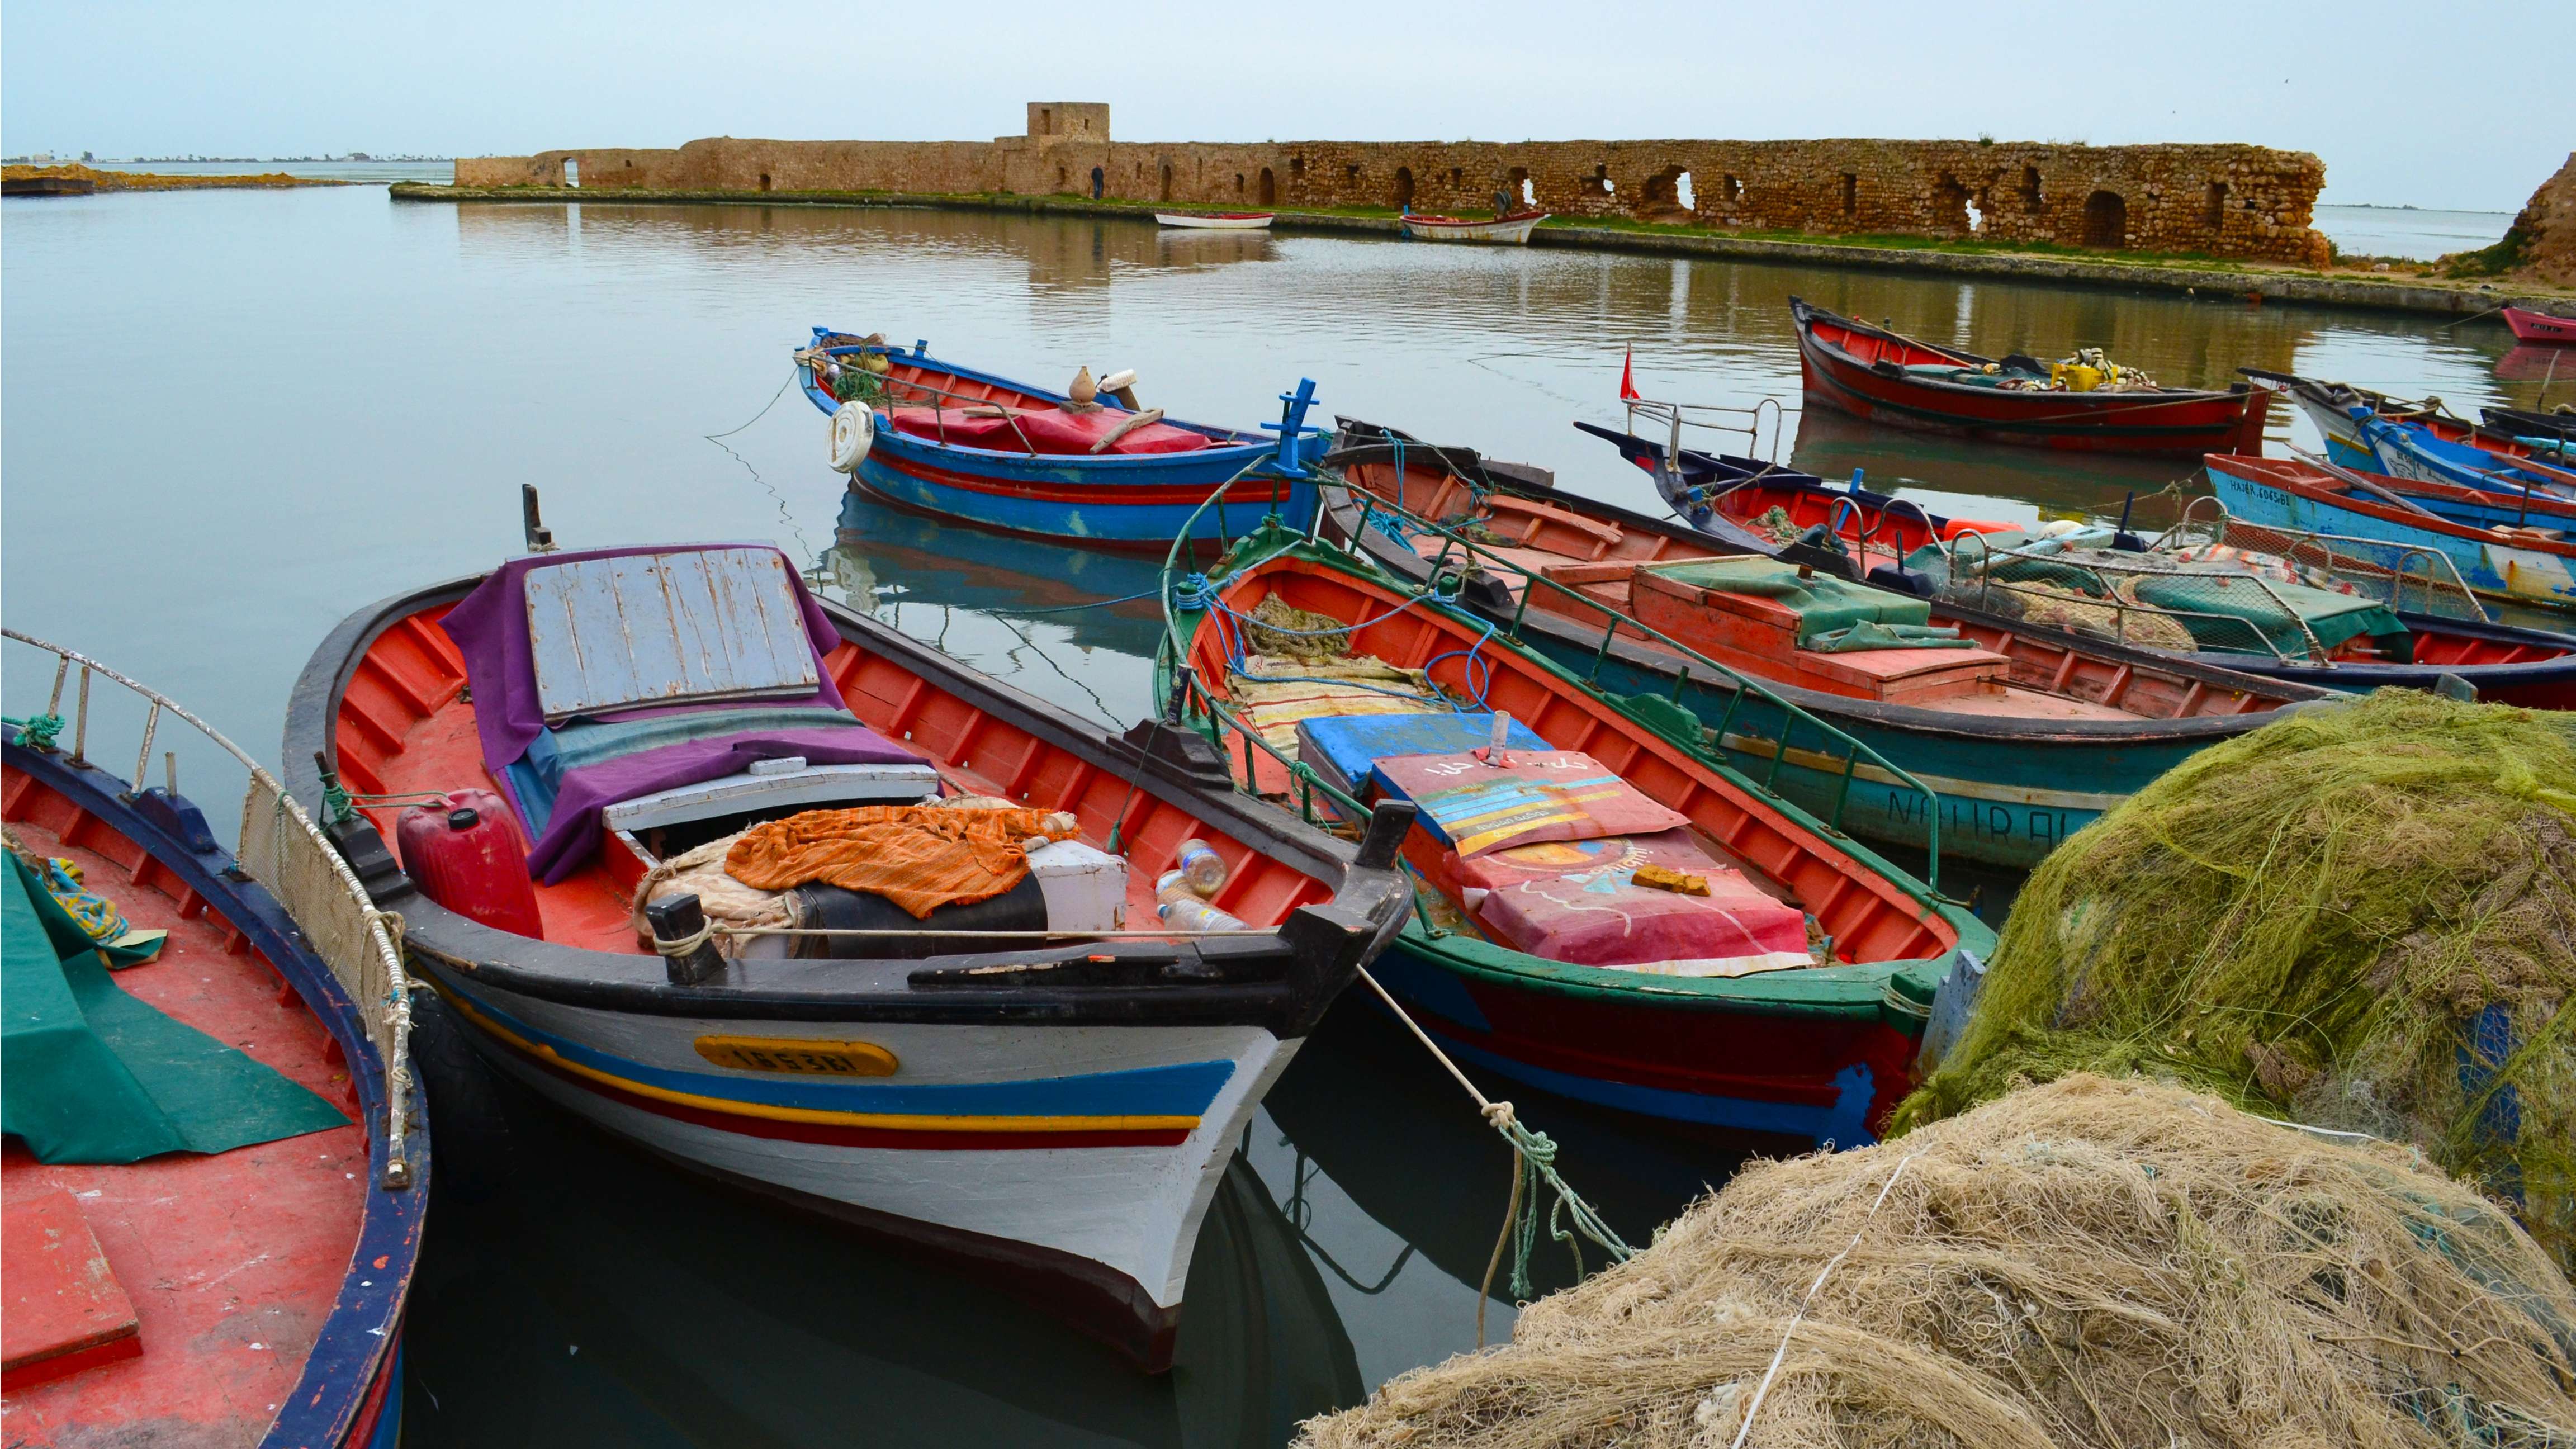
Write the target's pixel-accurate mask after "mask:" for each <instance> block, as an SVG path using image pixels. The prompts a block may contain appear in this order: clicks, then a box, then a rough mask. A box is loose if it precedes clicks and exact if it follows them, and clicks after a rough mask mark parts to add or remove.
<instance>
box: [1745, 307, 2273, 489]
mask: <svg viewBox="0 0 2576 1449" xmlns="http://www.w3.org/2000/svg"><path fill="white" fill-rule="evenodd" d="M1789 315H1790V317H1791V318H1792V319H1793V320H1794V321H1795V322H1796V324H1797V329H1798V369H1799V375H1800V376H1801V378H1802V379H1803V380H1804V382H1805V386H1806V398H1807V403H1808V405H1809V406H1811V407H1827V408H1832V409H1834V410H1836V411H1838V412H1846V413H1850V414H1852V415H1853V416H1855V417H1863V418H1868V419H1870V420H1872V421H1874V422H1880V423H1885V424H1887V425H1888V426H1890V427H1896V428H1911V429H1914V430H1916V431H1918V432H1934V433H1951V434H1956V435H1959V436H1962V437H1969V438H1976V439H1979V440H1981V441H1985V442H1990V443H2012V444H2017V445H2019V446H2023V447H2032V448H2070V449H2077V450H2081V451H2087V452H2097V453H2189V454H2194V455H2197V454H2201V453H2210V452H2236V451H2247V452H2254V451H2260V449H2261V447H2262V443H2263V417H2264V411H2265V404H2266V403H2267V402H2268V401H2269V399H2270V395H2269V394H2268V393H2265V392H2262V391H2261V390H2259V389H2254V388H2249V387H2247V386H2246V385H2245V384H2243V383H2236V384H2233V385H2231V386H2230V387H2228V388H2226V389H2225V390H2223V391H2205V390H2196V389H2190V388H2173V387H2158V388H2141V389H2137V390H2134V391H2111V390H2107V389H2104V390H2096V391H2086V392H2076V391H2072V390H2064V391H2061V390H2058V389H2056V388H2054V387H2052V386H2051V385H2050V381H2051V379H2050V369H2049V367H2048V366H2047V364H2044V363H2041V362H2038V361H2036V360H2034V359H2030V358H2023V357H2008V358H2005V359H2002V360H2001V361H1997V360H1996V359H1994V358H1989V357H1980V356H1978V355H1976V354H1975V353H1972V352H1963V351H1961V350H1959V349H1958V348H1955V347H1940V346H1935V345H1934V344H1932V343H1929V342H1924V341H1921V340H1919V339H1917V338H1912V337H1907V336H1904V335H1902V334H1900V333H1896V332H1891V331H1889V330H1888V329H1886V328H1884V327H1873V326H1871V325H1869V324H1868V323H1866V322H1857V321H1854V320H1852V319H1851V318H1849V317H1843V316H1838V315H1836V314H1834V313H1832V312H1828V311H1826V310H1825V309H1824V308H1822V307H1817V306H1813V305H1811V304H1809V303H1808V302H1806V301H1804V300H1802V299H1800V298H1797V297H1792V298H1790V299H1789Z"/></svg>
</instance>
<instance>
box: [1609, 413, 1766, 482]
mask: <svg viewBox="0 0 2576 1449" xmlns="http://www.w3.org/2000/svg"><path fill="white" fill-rule="evenodd" d="M1627 404H1628V432H1629V434H1630V436H1635V435H1636V433H1637V423H1638V420H1639V419H1644V420H1645V421H1647V422H1649V423H1656V424H1660V425H1662V427H1663V428H1664V431H1665V434H1666V437H1667V439H1668V441H1667V442H1666V445H1665V446H1666V448H1667V449H1668V451H1667V452H1666V453H1665V455H1664V456H1665V457H1666V458H1668V459H1679V458H1680V457H1681V455H1682V429H1684V428H1701V429H1705V430H1706V431H1709V432H1713V433H1728V434H1735V433H1740V434H1742V435H1743V436H1744V456H1745V457H1748V458H1759V459H1761V460H1762V461H1764V462H1767V463H1769V464H1770V465H1771V466H1772V467H1774V468H1777V467H1779V466H1780V439H1781V435H1782V434H1783V432H1785V431H1786V423H1787V420H1788V415H1789V414H1790V413H1792V412H1794V411H1797V409H1794V408H1790V407H1787V406H1784V405H1783V404H1782V403H1781V401H1780V400H1779V399H1778V398H1776V397H1766V398H1762V399H1760V400H1759V401H1757V402H1755V403H1754V404H1753V405H1752V406H1750V407H1744V406H1739V405H1737V404H1733V403H1684V402H1664V401H1660V400H1657V399H1654V398H1629V399H1628V400H1627ZM1766 412H1767V413H1769V414H1770V417H1771V450H1770V452H1769V453H1767V454H1766V453H1763V452H1761V451H1760V449H1761V447H1762V417H1763V414H1764V413H1766ZM1728 418H1741V419H1743V421H1742V422H1728V421H1725V419H1728Z"/></svg>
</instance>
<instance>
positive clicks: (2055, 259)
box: [389, 182, 2576, 317]
mask: <svg viewBox="0 0 2576 1449" xmlns="http://www.w3.org/2000/svg"><path fill="white" fill-rule="evenodd" d="M389 194H390V196H391V198H392V199H393V200H395V201H411V202H506V203H512V204H519V205H553V206H579V205H584V204H587V205H591V206H636V205H644V206H653V205H723V206H805V207H812V206H820V207H872V208H926V209H935V210H949V211H986V212H1020V213H1031V214H1054V215H1067V216H1097V217H1116V218H1120V219H1123V220H1139V219H1150V218H1151V216H1152V214H1153V212H1154V210H1155V209H1156V203H1149V202H1134V203H1130V202H1116V201H1091V200H1087V199H1085V198H1081V197H1073V196H1026V195H966V196H951V195H940V194H912V193H900V192H812V191H764V192H742V191H643V190H636V189H631V188H624V187H621V188H619V189H617V190H615V191H600V192H592V193H589V194H587V195H585V194H584V193H582V192H581V191H580V190H578V189H574V188H566V187H552V186H545V187H536V186H530V187H517V186H503V187H468V186H442V185H437V184H432V183H423V182H396V183H394V184H393V186H392V187H391V188H390V192H389ZM1276 215H1277V220H1276V221H1275V222H1274V223H1273V228H1274V230H1276V231H1280V232H1294V231H1320V232H1344V233H1363V234H1369V235H1377V236H1390V237H1392V236H1400V235H1402V231H1403V229H1402V227H1401V225H1400V224H1399V223H1398V222H1397V220H1396V218H1395V214H1394V213H1393V212H1389V211H1382V210H1381V211H1377V212H1364V211H1360V210H1357V209H1342V210H1332V211H1313V210H1308V211H1280V212H1278V213H1276ZM1530 245H1532V246H1540V247H1571V248H1581V249H1588V250H1596V251H1626V252H1645V253H1650V254H1655V255H1664V256H1675V255H1678V256H1701V257H1719V258H1734V259H1742V260H1750V261H1793V262H1811V263H1818V264H1822V265H1826V266H1838V267H1857V268H1863V269H1868V270H1880V271H1915V272H1941V273H1951V274H1957V275H1966V276H1986V277H2018V278H2023V279H2027V280H2031V281H2045V282H2068V283H2074V284H2077V285H2087V286H2115V287H2124V288H2133V289H2142V290H2149V291H2162V292H2179V293H2183V294H2185V295H2189V296H2204V295H2205V296H2206V297H2208V298H2209V299H2210V300H2212V301H2220V300H2225V301H2230V302H2234V303H2236V304H2237V305H2243V304H2244V303H2245V302H2246V301H2247V300H2249V299H2250V300H2255V301H2262V302H2290V303H2298V304H2304V305H2311V306H2325V307H2354V308H2365V309H2369V310H2372V311H2383V312H2387V311H2394V312H2417V313H2432V314H2436V315H2440V316H2453V317H2466V316H2473V315H2476V314H2479V313H2484V312H2490V311H2493V310H2495V308H2496V307H2497V306H2498V305H2500V304H2501V303H2503V302H2506V301H2508V300H2512V299H2515V298H2526V299H2529V300H2530V301H2532V302H2534V303H2536V304H2538V305H2539V306H2540V307H2541V308H2542V309H2544V310H2549V311H2570V312H2576V293H2568V292H2553V291H2550V290H2549V289H2546V288H2530V287H2526V286H2521V285H2512V286H2506V285H2503V284H2497V285H2480V284H2475V283H2451V282H2435V281H2427V280H2423V279H2421V278H2418V277H2414V276H2388V275H2385V274H2383V275H2378V276H2373V275H2371V274H2368V273H2360V272H2349V273H2324V272H2300V271H2291V270H2287V269H2282V268H2262V267H2250V266H2243V265H2236V264H2231V263H2228V262H2224V261H2220V260H2217V259H2214V258H2188V259H2179V260H2163V261H2146V260H2124V259H2118V258H2115V257H2103V256H2087V255H2082V254H2074V253H2063V252H2061V253H2042V252H2034V251H2021V250H2003V249H1998V248H1965V247H1943V246H1939V245H1936V244H1931V243H1927V242H1923V241H1920V240H1917V239H1914V238H1910V237H1908V238H1891V239H1889V240H1888V241H1886V242H1872V241H1868V240H1854V239H1851V238H1837V239H1815V240H1809V239H1805V238H1787V237H1756V236H1739V235H1730V234H1728V233H1724V232H1709V231H1705V230H1702V229H1700V228H1696V227H1659V226H1653V225H1648V224H1645V223H1635V222H1631V223H1626V224H1622V225H1607V224H1603V223H1601V222H1597V221H1572V222H1563V221H1552V222H1548V223H1545V224H1543V225H1541V226H1540V227H1539V229H1538V230H1537V231H1536V232H1535V233H1534V234H1533V235H1532V236H1531V238H1530Z"/></svg>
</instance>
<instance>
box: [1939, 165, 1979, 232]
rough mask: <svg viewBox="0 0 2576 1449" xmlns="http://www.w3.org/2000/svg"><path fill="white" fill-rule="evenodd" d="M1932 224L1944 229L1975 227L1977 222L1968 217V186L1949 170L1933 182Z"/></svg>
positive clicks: (1968, 228) (1970, 228)
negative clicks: (1961, 183) (1960, 182)
mask: <svg viewBox="0 0 2576 1449" xmlns="http://www.w3.org/2000/svg"><path fill="white" fill-rule="evenodd" d="M1932 224H1933V225H1934V226H1936V227H1939V228H1940V229H1941V230H1943V231H1972V230H1974V229H1975V225H1976V224H1975V223H1974V222H1973V221H1971V220H1970V219H1969V217H1968V188H1967V187H1965V186H1962V185H1960V184H1959V178H1958V177H1956V176H1953V175H1951V174H1950V173H1949V172H1947V171H1944V172H1942V173H1941V179H1940V180H1938V181H1935V182H1933V183H1932Z"/></svg>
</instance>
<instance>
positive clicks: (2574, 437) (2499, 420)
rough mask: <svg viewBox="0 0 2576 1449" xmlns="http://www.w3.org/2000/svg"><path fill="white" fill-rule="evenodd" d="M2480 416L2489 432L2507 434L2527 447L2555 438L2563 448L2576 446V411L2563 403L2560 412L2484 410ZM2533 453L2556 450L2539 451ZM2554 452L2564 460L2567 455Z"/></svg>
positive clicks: (2538, 449) (2524, 409)
mask: <svg viewBox="0 0 2576 1449" xmlns="http://www.w3.org/2000/svg"><path fill="white" fill-rule="evenodd" d="M2478 416H2479V417H2480V418H2482V419H2484V420H2485V422H2486V425H2487V429H2488V431H2490V432H2497V433H2503V434H2505V435H2506V436H2507V437H2511V438H2514V439H2516V440H2518V441H2521V442H2524V443H2530V442H2533V441H2534V440H2535V439H2552V438H2554V439H2556V440H2558V441H2559V442H2560V443H2562V444H2563V443H2567V442H2576V408H2570V407H2568V406H2567V405H2566V404H2565V403H2560V404H2559V405H2558V409H2557V411H2554V412H2546V413H2544V412H2538V411H2534V410H2532V409H2530V408H2480V409H2478ZM2533 451H2534V452H2543V451H2552V450H2543V449H2540V448H2537V447H2535V448H2534V449H2533ZM2554 451H2555V452H2556V453H2558V454H2559V455H2562V456H2563V455H2564V454H2565V449H2564V448H2560V449H2557V450H2554Z"/></svg>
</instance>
